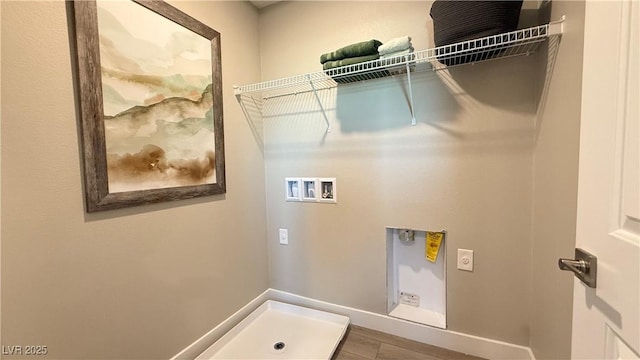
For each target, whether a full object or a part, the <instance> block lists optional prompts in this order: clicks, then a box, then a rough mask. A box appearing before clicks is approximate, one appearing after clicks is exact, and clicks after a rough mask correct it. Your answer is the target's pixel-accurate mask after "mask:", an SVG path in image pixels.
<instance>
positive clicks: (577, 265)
mask: <svg viewBox="0 0 640 360" xmlns="http://www.w3.org/2000/svg"><path fill="white" fill-rule="evenodd" d="M558 267H559V268H560V270H567V271H573V273H574V274H575V276H576V277H577V278H578V279H580V281H582V282H583V283H585V284H586V285H587V286H588V287H592V288H595V287H596V274H597V270H598V258H597V257H595V256H594V255H592V254H590V253H588V252H586V251H584V250H582V249H576V258H575V259H563V258H560V259H558Z"/></svg>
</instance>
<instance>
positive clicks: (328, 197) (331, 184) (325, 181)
mask: <svg viewBox="0 0 640 360" xmlns="http://www.w3.org/2000/svg"><path fill="white" fill-rule="evenodd" d="M318 183H319V190H318V191H319V196H318V201H320V202H328V203H337V202H338V188H337V186H336V178H320V179H318Z"/></svg>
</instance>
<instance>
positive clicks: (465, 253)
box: [458, 249, 473, 271]
mask: <svg viewBox="0 0 640 360" xmlns="http://www.w3.org/2000/svg"><path fill="white" fill-rule="evenodd" d="M458 269H460V270H464V271H473V250H467V249H458Z"/></svg>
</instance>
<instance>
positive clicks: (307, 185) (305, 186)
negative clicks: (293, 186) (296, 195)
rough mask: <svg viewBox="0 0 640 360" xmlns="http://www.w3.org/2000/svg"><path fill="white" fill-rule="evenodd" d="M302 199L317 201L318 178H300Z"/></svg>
mask: <svg viewBox="0 0 640 360" xmlns="http://www.w3.org/2000/svg"><path fill="white" fill-rule="evenodd" d="M301 182H302V201H311V202H315V201H318V197H317V194H318V179H316V178H302V179H301Z"/></svg>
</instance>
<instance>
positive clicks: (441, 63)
mask: <svg viewBox="0 0 640 360" xmlns="http://www.w3.org/2000/svg"><path fill="white" fill-rule="evenodd" d="M564 21H565V16H562V17H561V18H560V19H558V20H556V21H552V22H550V23H548V24H543V25H538V26H533V27H529V28H525V29H519V30H515V31H511V32H507V33H502V34H498V35H492V36H486V37H482V38H478V39H473V40H468V41H463V42H458V43H454V44H449V45H443V46H438V47H435V48H430V49H425V50H419V51H416V52H413V53H411V54H407V55H398V56H394V57H389V58H384V59H377V60H371V61H367V62H362V63H358V64H353V65H347V66H342V67H338V68H333V69H330V70H325V71H318V72H312V73H307V74H302V75H295V76H290V77H285V78H281V79H275V80H268V81H264V82H260V83H255V84H248V85H240V86H234V87H233V88H234V94H235V95H236V97H237V98H238V101H239V102H241V103H242V99H243V95H250V98H251V99H253V100H254V102H255V98H254V97H253V94H256V93H258V94H259V98H261V100H262V102H264V101H268V100H269V99H273V98H278V97H283V96H289V95H294V94H301V93H306V92H313V94H314V98H315V99H316V102H317V103H318V106H319V107H320V109H321V110H322V116H323V118H324V121H325V123H326V124H327V130H326V131H327V132H330V131H331V124H330V122H329V119H328V117H327V114H326V112H325V109H324V107H323V105H322V102H321V100H320V97H319V96H318V91H320V90H326V89H331V88H335V87H337V86H341V85H346V84H350V83H355V82H361V81H366V80H371V79H377V78H383V77H388V76H396V75H404V74H406V76H407V84H408V97H409V107H410V111H411V124H412V125H416V116H415V109H414V99H413V89H412V83H411V73H412V72H414V73H416V72H421V71H438V70H444V69H447V68H450V67H452V66H460V65H468V64H474V63H477V62H484V61H488V60H496V59H501V58H508V57H514V56H523V55H525V56H527V55H530V54H532V53H534V52H535V51H536V50H537V48H538V46H539V45H540V44H541V43H542V42H544V41H545V40H547V39H550V38H554V39H555V38H558V39H559V38H560V37H561V36H562V33H563V31H564V29H563V23H564ZM554 43H555V44H556V45H557V43H558V41H555V42H554ZM445 64H447V65H445ZM241 106H242V104H241ZM243 110H245V115H246V109H243Z"/></svg>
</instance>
